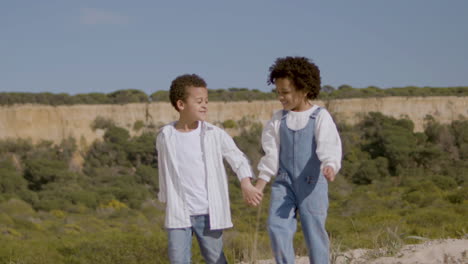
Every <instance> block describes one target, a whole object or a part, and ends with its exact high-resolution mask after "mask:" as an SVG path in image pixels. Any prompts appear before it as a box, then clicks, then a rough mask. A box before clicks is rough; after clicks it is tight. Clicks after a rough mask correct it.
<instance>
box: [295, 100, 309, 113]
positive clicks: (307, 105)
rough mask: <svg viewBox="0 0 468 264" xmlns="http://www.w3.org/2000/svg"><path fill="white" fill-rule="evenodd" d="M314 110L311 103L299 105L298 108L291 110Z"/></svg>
mask: <svg viewBox="0 0 468 264" xmlns="http://www.w3.org/2000/svg"><path fill="white" fill-rule="evenodd" d="M310 108H312V104H311V103H310V102H309V101H306V102H303V103H302V104H300V105H298V106H297V107H296V108H294V109H291V111H293V112H304V111H307V110H309V109H310Z"/></svg>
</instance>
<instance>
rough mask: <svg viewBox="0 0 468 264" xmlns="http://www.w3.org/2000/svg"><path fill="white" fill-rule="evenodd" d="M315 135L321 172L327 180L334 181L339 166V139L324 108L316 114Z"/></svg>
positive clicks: (334, 126)
mask: <svg viewBox="0 0 468 264" xmlns="http://www.w3.org/2000/svg"><path fill="white" fill-rule="evenodd" d="M315 135H316V141H317V156H318V158H319V160H320V161H321V162H322V166H321V170H322V173H323V175H324V176H325V178H326V179H327V180H329V181H334V180H335V176H336V174H337V173H338V171H339V170H340V168H341V155H342V154H341V153H342V150H341V139H340V135H339V133H338V130H337V128H336V125H335V123H334V122H333V119H332V117H331V115H330V113H328V111H326V110H325V109H323V110H322V111H321V112H320V114H319V115H318V116H317V126H316V128H315Z"/></svg>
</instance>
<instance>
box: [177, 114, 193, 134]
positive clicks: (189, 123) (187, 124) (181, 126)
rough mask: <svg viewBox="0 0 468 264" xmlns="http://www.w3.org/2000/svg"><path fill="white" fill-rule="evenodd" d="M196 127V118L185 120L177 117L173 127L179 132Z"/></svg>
mask: <svg viewBox="0 0 468 264" xmlns="http://www.w3.org/2000/svg"><path fill="white" fill-rule="evenodd" d="M197 128H198V120H187V119H184V118H182V117H181V118H179V121H177V123H176V124H175V129H176V130H177V131H180V132H190V131H192V130H195V129H197Z"/></svg>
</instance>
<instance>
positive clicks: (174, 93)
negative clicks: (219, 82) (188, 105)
mask: <svg viewBox="0 0 468 264" xmlns="http://www.w3.org/2000/svg"><path fill="white" fill-rule="evenodd" d="M188 87H205V88H206V82H205V80H203V78H202V77H200V76H198V75H196V74H184V75H180V76H178V77H177V78H175V79H174V80H173V81H172V83H171V88H170V90H169V99H170V100H171V104H172V106H173V107H174V108H175V109H176V110H177V111H179V108H178V107H177V101H179V100H182V101H184V100H185V99H186V98H187V89H186V88H188Z"/></svg>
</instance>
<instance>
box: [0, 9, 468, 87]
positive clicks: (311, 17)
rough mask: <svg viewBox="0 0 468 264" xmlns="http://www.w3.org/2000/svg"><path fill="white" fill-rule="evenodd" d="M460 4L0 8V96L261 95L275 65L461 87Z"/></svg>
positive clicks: (364, 82) (367, 82)
mask: <svg viewBox="0 0 468 264" xmlns="http://www.w3.org/2000/svg"><path fill="white" fill-rule="evenodd" d="M467 14H468V1H466V0H450V1H442V0H391V1H390V0H387V1H384V0H380V1H378V0H354V1H352V0H334V1H325V0H323V1H318V0H317V1H313V0H308V1H306V0H303V1H300V0H298V1H296V0H291V1H284V0H283V1H280V0H268V1H267V0H236V1H222V0H217V1H215V0H210V1H208V0H207V1H204V0H198V1H182V0H180V1H176V0H174V1H157V0H151V1H150V0H146V1H139V0H134V1H128V0H105V1H104V0H103V1H100V0H56V1H53V0H41V1H37V0H2V1H1V2H0V92H33V93H38V92H51V93H68V94H78V93H92V92H99V93H110V92H113V91H117V90H121V89H138V90H141V91H144V92H145V93H147V94H148V95H149V94H151V93H153V92H155V91H158V90H168V89H169V86H170V84H171V81H172V80H173V79H174V78H175V77H177V76H179V75H181V74H185V73H196V74H198V75H200V76H202V77H203V78H204V79H205V80H206V82H207V84H208V88H211V89H227V88H230V87H237V88H249V89H259V90H261V91H270V90H271V89H272V88H273V87H272V86H268V85H267V83H266V80H267V76H268V68H269V67H270V66H271V65H272V64H273V63H274V61H275V59H276V58H278V57H285V56H304V57H307V58H310V59H311V60H312V61H313V62H315V63H316V64H317V65H318V66H319V68H320V71H321V77H322V85H332V86H334V87H339V86H340V85H343V84H347V85H351V86H353V87H368V86H377V87H380V88H389V87H404V86H420V87H423V86H431V87H449V86H468V15H467Z"/></svg>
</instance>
